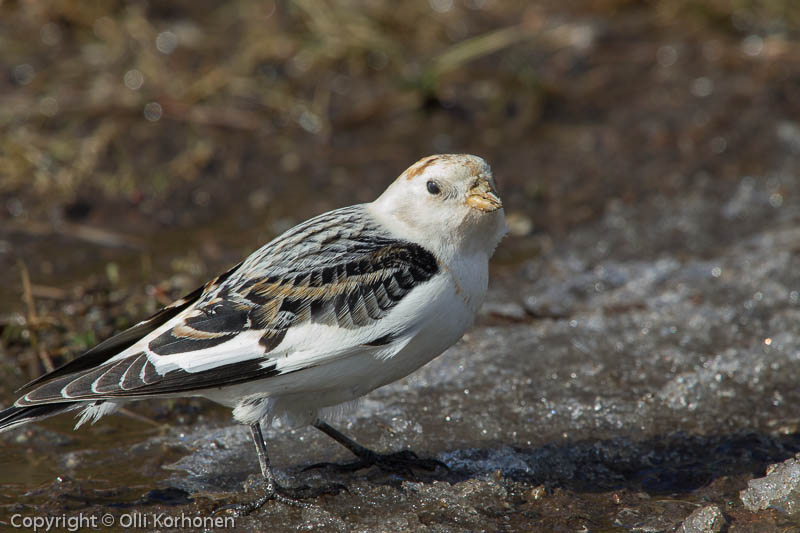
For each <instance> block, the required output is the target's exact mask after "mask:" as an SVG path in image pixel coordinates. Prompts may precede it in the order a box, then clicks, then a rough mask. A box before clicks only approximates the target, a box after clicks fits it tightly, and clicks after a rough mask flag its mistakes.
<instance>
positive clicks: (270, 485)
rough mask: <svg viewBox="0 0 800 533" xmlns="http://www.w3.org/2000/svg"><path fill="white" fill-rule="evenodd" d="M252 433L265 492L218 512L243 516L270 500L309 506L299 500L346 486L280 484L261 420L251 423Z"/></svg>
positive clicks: (335, 490) (297, 505) (333, 492)
mask: <svg viewBox="0 0 800 533" xmlns="http://www.w3.org/2000/svg"><path fill="white" fill-rule="evenodd" d="M250 433H251V435H252V437H253V442H254V443H255V445H256V453H257V454H258V464H259V466H260V467H261V475H262V476H264V494H262V495H261V496H260V497H259V498H256V499H255V500H253V501H252V502H249V503H243V504H233V505H226V506H224V507H222V508H220V509H218V510H217V511H216V512H220V511H228V512H231V513H232V514H234V515H237V516H243V515H247V514H250V513H252V512H253V511H255V510H256V509H258V508H259V507H261V506H263V505H264V504H265V503H267V502H268V501H270V500H275V501H276V502H281V503H285V504H287V505H294V506H296V507H308V506H309V504H307V503H303V502H301V501H299V500H300V499H303V498H314V497H316V496H321V495H323V494H336V493H338V492H339V491H341V490H342V489H343V488H344V487H342V486H341V485H331V486H326V487H320V488H319V489H310V488H309V487H298V488H287V487H282V486H280V485H278V482H277V481H276V480H275V474H274V473H273V472H272V465H270V462H269V455H267V445H266V443H265V442H264V435H263V434H262V433H261V424H260V423H259V422H256V423H255V424H251V425H250Z"/></svg>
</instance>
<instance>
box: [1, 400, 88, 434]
mask: <svg viewBox="0 0 800 533" xmlns="http://www.w3.org/2000/svg"><path fill="white" fill-rule="evenodd" d="M79 403H80V402H62V403H46V404H42V405H29V406H25V407H17V406H12V407H9V408H8V409H5V410H4V411H0V432H2V431H7V430H9V429H14V428H16V427H19V426H21V425H23V424H27V423H28V422H34V421H36V420H41V419H43V418H48V417H51V416H53V415H57V414H59V413H64V412H66V411H71V410H72V409H75V408H76V407H78V404H79Z"/></svg>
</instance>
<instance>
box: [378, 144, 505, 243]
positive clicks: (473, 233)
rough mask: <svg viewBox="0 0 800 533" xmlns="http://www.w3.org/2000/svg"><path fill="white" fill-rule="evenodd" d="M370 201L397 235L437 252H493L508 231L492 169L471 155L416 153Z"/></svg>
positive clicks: (380, 216) (379, 215)
mask: <svg viewBox="0 0 800 533" xmlns="http://www.w3.org/2000/svg"><path fill="white" fill-rule="evenodd" d="M370 207H371V209H372V211H373V213H374V214H375V215H376V216H377V217H379V218H381V219H383V220H384V222H385V223H386V224H387V225H388V226H389V227H390V228H392V229H393V230H394V231H395V232H396V233H397V234H398V235H406V238H407V239H410V240H413V241H416V242H418V243H420V244H423V245H428V246H429V247H430V248H435V249H437V250H436V251H438V252H440V253H441V254H447V253H448V252H449V253H471V252H485V253H486V254H487V255H489V256H491V255H492V253H493V252H494V249H495V247H496V246H497V243H498V242H500V239H501V238H502V237H503V235H505V233H506V231H507V228H506V224H505V217H504V213H503V203H502V201H501V200H500V197H499V196H498V194H497V189H496V186H495V181H494V176H493V175H492V169H491V168H490V167H489V165H488V164H487V163H486V161H484V160H483V159H482V158H480V157H478V156H474V155H465V154H441V155H432V156H429V157H425V158H423V159H420V160H419V161H417V162H416V163H414V164H413V165H411V166H410V167H409V168H408V169H406V171H405V172H403V173H402V174H401V175H400V177H398V178H397V179H396V180H395V182H394V183H392V184H391V185H390V186H389V188H388V189H386V191H385V192H384V193H383V194H382V195H381V196H380V197H379V198H378V199H377V200H375V201H374V202H372V204H370Z"/></svg>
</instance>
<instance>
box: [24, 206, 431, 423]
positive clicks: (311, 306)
mask: <svg viewBox="0 0 800 533" xmlns="http://www.w3.org/2000/svg"><path fill="white" fill-rule="evenodd" d="M437 273H439V265H438V263H437V260H436V258H435V257H434V256H433V254H431V253H430V252H428V251H427V250H426V249H425V248H423V247H422V246H420V245H418V244H414V243H410V242H405V241H402V240H398V239H396V238H394V237H392V236H391V235H390V234H389V233H388V232H387V231H386V230H384V229H381V227H380V226H379V225H378V224H377V223H375V222H374V221H373V219H372V217H371V215H370V214H369V213H368V212H367V211H366V209H365V208H364V207H363V206H353V207H348V208H344V209H339V210H336V211H332V212H330V213H326V214H324V215H320V216H319V217H316V218H314V219H311V220H309V221H308V222H306V223H304V224H301V225H299V226H297V227H295V228H293V229H292V230H289V231H288V232H287V233H285V234H283V235H282V236H280V237H278V238H277V239H275V240H274V241H272V242H270V243H269V244H267V245H265V246H264V247H262V248H261V249H259V250H258V251H256V252H255V253H253V254H252V255H251V256H250V257H249V258H248V259H247V260H245V261H244V262H243V263H242V264H241V265H239V266H238V267H235V268H234V269H232V270H231V271H229V272H227V273H226V274H224V275H223V276H220V277H219V278H217V279H216V280H214V281H212V282H210V283H209V284H207V285H206V286H205V287H204V288H202V289H199V290H198V291H195V293H192V294H191V295H190V296H189V297H187V298H185V299H182V300H181V301H179V302H176V304H173V305H172V306H170V307H168V308H165V309H164V310H163V311H161V312H160V313H159V314H156V315H155V316H154V317H152V318H151V319H150V320H149V321H145V322H143V323H140V324H138V325H137V326H134V327H133V328H132V329H131V330H128V331H126V332H123V333H121V334H120V335H119V336H117V337H114V338H112V339H109V340H108V341H106V342H104V343H101V344H100V345H98V346H97V347H96V348H94V349H93V350H90V351H89V352H87V354H85V355H84V356H82V357H80V358H78V359H76V360H75V361H73V362H72V363H69V364H68V365H65V366H64V367H62V368H60V369H58V370H56V371H55V372H53V373H51V374H49V375H46V376H44V377H43V378H41V381H40V380H37V381H36V382H35V383H34V384H37V385H38V386H36V387H35V388H33V389H32V390H30V391H29V392H28V393H27V394H25V395H24V396H22V397H21V398H20V399H19V400H18V401H17V403H16V406H18V407H24V406H35V405H40V404H44V403H52V402H74V401H86V400H115V399H119V400H124V399H130V398H137V397H139V398H141V397H147V396H152V395H158V394H191V393H192V392H193V391H202V390H208V389H214V388H218V387H225V386H228V385H234V384H240V383H244V382H248V381H254V380H265V379H267V378H271V377H275V376H280V375H284V374H288V373H298V372H303V371H304V370H306V369H309V368H313V367H317V366H320V365H325V364H327V363H329V362H331V361H333V360H337V359H338V358H342V357H347V356H350V355H352V354H354V353H359V352H364V351H367V352H369V351H370V350H371V351H373V352H374V351H379V350H389V351H390V350H392V349H395V348H393V346H394V344H396V342H395V341H396V340H397V339H400V338H403V336H404V335H407V333H408V332H407V331H406V329H407V328H410V327H413V324H411V323H410V322H409V321H404V320H393V321H387V320H385V318H386V317H387V315H388V314H389V313H390V312H391V310H392V309H393V308H395V307H396V306H397V305H398V304H399V303H400V302H401V301H402V300H403V299H404V298H405V297H406V296H407V295H408V294H409V293H410V292H411V291H413V290H414V289H415V288H416V287H418V286H420V285H422V284H425V283H426V282H428V281H429V280H430V279H431V278H433V277H434V276H435V275H437ZM396 349H399V348H396Z"/></svg>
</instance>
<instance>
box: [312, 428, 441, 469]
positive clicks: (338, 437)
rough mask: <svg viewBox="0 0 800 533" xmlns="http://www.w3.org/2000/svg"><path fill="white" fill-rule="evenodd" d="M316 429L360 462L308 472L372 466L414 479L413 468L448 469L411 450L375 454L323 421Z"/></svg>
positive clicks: (322, 464)
mask: <svg viewBox="0 0 800 533" xmlns="http://www.w3.org/2000/svg"><path fill="white" fill-rule="evenodd" d="M314 427H315V428H317V429H318V430H320V431H322V432H323V433H325V434H326V435H328V436H329V437H331V438H332V439H333V440H335V441H336V442H338V443H339V444H341V445H342V446H344V447H345V448H347V449H348V450H350V451H351V452H353V455H355V456H356V457H358V461H354V462H352V463H345V464H335V463H317V464H314V465H311V466H309V467H307V468H306V470H310V469H312V468H326V467H332V468H335V469H337V470H343V471H355V470H361V469H362V468H368V467H370V466H377V467H378V468H380V469H381V470H383V471H385V472H390V473H393V474H403V475H406V476H408V477H414V471H413V470H412V469H413V468H419V469H422V470H427V471H429V472H433V471H434V470H436V469H437V468H444V469H448V467H447V465H446V464H444V463H443V462H441V461H437V460H436V459H421V458H419V457H417V454H415V453H414V452H412V451H411V450H403V451H401V452H396V453H388V454H379V453H377V452H373V451H372V450H370V449H369V448H365V447H364V446H362V445H360V444H358V443H357V442H355V441H353V440H352V439H350V438H349V437H347V436H346V435H345V434H344V433H342V432H341V431H339V430H338V429H336V428H334V427H331V426H330V425H329V424H328V423H326V422H323V421H322V420H317V421H316V422H314ZM448 470H449V469H448Z"/></svg>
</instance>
